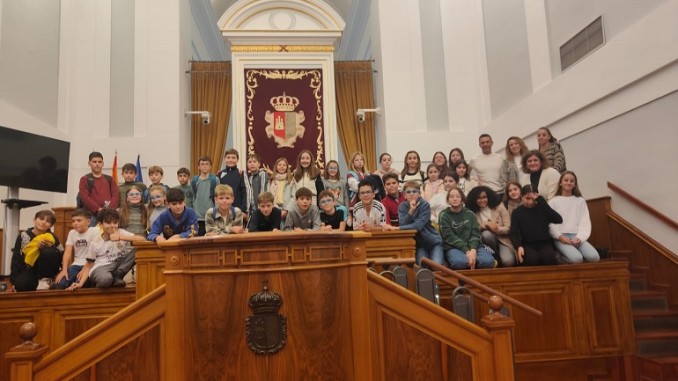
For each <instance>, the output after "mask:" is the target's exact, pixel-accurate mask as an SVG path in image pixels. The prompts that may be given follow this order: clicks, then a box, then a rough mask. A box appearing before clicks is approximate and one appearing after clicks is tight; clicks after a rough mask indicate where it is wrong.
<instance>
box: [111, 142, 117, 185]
mask: <svg viewBox="0 0 678 381" xmlns="http://www.w3.org/2000/svg"><path fill="white" fill-rule="evenodd" d="M112 172H113V173H112V174H111V177H112V178H113V184H115V185H118V150H117V149H116V150H115V158H114V159H113V170H112Z"/></svg>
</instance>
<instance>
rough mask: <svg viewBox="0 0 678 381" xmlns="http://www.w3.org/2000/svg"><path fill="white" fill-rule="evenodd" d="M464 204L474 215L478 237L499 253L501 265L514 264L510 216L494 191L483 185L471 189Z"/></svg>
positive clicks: (508, 265)
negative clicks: (478, 231) (478, 232)
mask: <svg viewBox="0 0 678 381" xmlns="http://www.w3.org/2000/svg"><path fill="white" fill-rule="evenodd" d="M466 206H467V207H468V208H469V209H470V210H471V211H472V212H473V213H475V215H476V220H477V221H478V224H479V225H480V238H481V240H482V241H483V243H484V244H485V245H487V246H489V247H490V248H491V249H492V250H494V252H495V253H497V254H498V255H499V260H500V261H501V264H502V266H504V267H510V266H514V265H515V264H516V252H515V249H514V248H513V244H512V243H511V238H510V237H509V235H508V234H509V231H510V230H511V218H510V217H509V213H508V211H507V210H506V208H505V207H504V204H502V203H501V201H500V200H499V196H498V195H497V193H496V192H495V191H493V190H492V189H490V188H489V187H486V186H484V185H480V186H477V187H475V188H473V189H471V192H469V194H468V198H467V199H466Z"/></svg>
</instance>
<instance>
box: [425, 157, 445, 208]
mask: <svg viewBox="0 0 678 381" xmlns="http://www.w3.org/2000/svg"><path fill="white" fill-rule="evenodd" d="M431 164H435V166H436V168H438V175H440V176H442V175H443V174H444V173H446V172H447V171H449V170H450V167H448V166H447V158H446V157H445V154H444V153H443V152H442V151H438V152H436V153H434V154H433V159H431ZM426 172H428V170H427V171H426ZM427 201H428V200H427Z"/></svg>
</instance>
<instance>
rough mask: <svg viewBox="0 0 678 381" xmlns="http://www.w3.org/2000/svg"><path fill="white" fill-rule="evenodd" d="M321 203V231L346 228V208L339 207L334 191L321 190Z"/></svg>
mask: <svg viewBox="0 0 678 381" xmlns="http://www.w3.org/2000/svg"><path fill="white" fill-rule="evenodd" d="M318 199H319V200H320V201H319V204H320V209H321V210H320V230H321V231H332V230H339V231H344V230H346V221H345V218H344V216H345V215H344V213H345V211H344V210H345V209H344V210H342V209H337V208H336V205H335V204H336V201H335V199H334V195H332V192H330V191H328V190H324V191H322V192H320V195H319V196H318Z"/></svg>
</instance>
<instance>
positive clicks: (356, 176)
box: [346, 152, 370, 212]
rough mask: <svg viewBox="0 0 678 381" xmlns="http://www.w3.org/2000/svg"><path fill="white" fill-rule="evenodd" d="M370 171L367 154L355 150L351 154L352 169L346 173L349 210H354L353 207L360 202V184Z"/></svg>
mask: <svg viewBox="0 0 678 381" xmlns="http://www.w3.org/2000/svg"><path fill="white" fill-rule="evenodd" d="M369 174H370V173H369V172H368V171H367V170H366V169H365V155H363V154H362V152H355V153H353V156H351V170H350V171H348V173H347V174H346V187H347V188H348V207H349V208H348V210H349V212H351V211H353V207H354V206H355V204H357V203H358V200H360V197H358V196H359V195H358V184H359V183H360V182H361V181H362V180H363V179H364V178H365V176H367V175H369Z"/></svg>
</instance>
